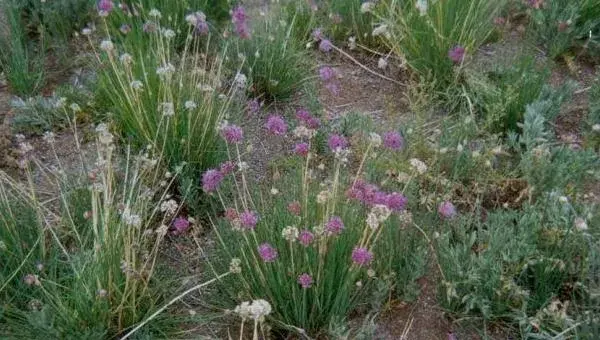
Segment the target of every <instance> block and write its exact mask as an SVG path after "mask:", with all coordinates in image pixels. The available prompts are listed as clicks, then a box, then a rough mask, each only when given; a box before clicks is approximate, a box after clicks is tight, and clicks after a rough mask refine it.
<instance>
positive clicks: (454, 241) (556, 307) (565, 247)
mask: <svg viewBox="0 0 600 340" xmlns="http://www.w3.org/2000/svg"><path fill="white" fill-rule="evenodd" d="M579 213H581V210H579V207H574V206H571V205H570V204H568V203H566V204H565V203H561V202H560V201H559V199H558V197H556V196H551V195H550V196H547V197H545V198H542V199H541V200H540V202H538V203H536V204H535V205H529V206H526V207H524V209H523V211H511V210H500V211H493V212H490V211H488V212H487V214H486V215H485V218H484V219H481V218H479V217H478V216H477V215H475V216H462V217H461V218H458V219H457V220H454V221H450V222H449V223H446V225H445V228H444V230H445V231H444V233H442V235H441V236H440V237H439V238H438V239H437V241H436V243H437V247H438V251H437V255H438V258H439V261H440V265H441V268H442V269H443V273H444V275H445V281H444V282H442V284H441V285H440V295H441V302H442V304H443V305H444V306H446V307H447V308H449V309H451V310H452V311H454V312H456V313H459V314H463V315H464V314H467V315H481V316H482V317H483V318H484V320H486V321H492V320H498V319H503V320H506V321H508V322H509V323H512V324H513V325H515V326H516V325H519V328H520V329H521V332H522V333H523V334H532V333H536V334H537V336H540V335H541V336H542V337H545V336H550V335H556V334H557V333H559V332H561V331H563V330H564V331H566V332H567V333H573V334H575V332H577V331H576V329H577V326H578V325H579V324H577V322H576V321H575V320H574V316H573V314H572V313H573V309H572V307H570V306H572V305H574V304H577V303H581V301H582V299H584V298H585V295H586V291H585V288H583V289H581V288H579V287H581V286H580V285H581V284H582V282H583V280H584V279H585V278H586V276H587V270H588V268H589V267H588V263H589V262H588V261H590V260H591V258H590V257H589V254H590V252H591V251H594V250H593V246H592V245H591V244H590V242H589V234H587V231H586V230H585V229H584V228H582V227H581V226H580V225H579V224H577V223H574V220H575V219H576V218H578V215H579Z"/></svg>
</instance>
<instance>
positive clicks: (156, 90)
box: [90, 9, 239, 171]
mask: <svg viewBox="0 0 600 340" xmlns="http://www.w3.org/2000/svg"><path fill="white" fill-rule="evenodd" d="M131 20H132V22H131V29H132V30H131V32H129V33H128V34H131V35H137V36H136V37H133V39H134V40H133V42H132V43H131V44H130V43H129V42H128V40H125V41H124V42H123V43H122V44H117V43H116V41H119V39H118V38H117V39H113V38H112V36H111V35H110V34H112V35H117V34H120V33H118V32H115V31H112V30H110V29H108V32H109V36H107V37H106V39H105V40H103V41H102V42H101V43H100V45H99V47H100V48H98V44H97V43H95V42H94V41H92V40H90V43H91V44H92V45H93V46H94V48H95V50H96V51H97V53H98V58H99V61H100V70H101V71H100V81H99V84H98V90H99V91H100V94H99V97H100V98H101V99H99V100H101V101H105V102H106V103H107V106H108V107H109V109H110V110H111V111H112V112H113V113H114V114H113V115H112V117H113V118H114V121H115V123H116V125H117V128H118V131H119V133H120V134H121V136H122V138H124V139H125V140H128V141H129V142H130V143H132V144H133V145H134V146H135V147H137V148H143V147H145V146H146V145H151V146H153V147H155V148H157V149H160V150H162V152H163V155H161V156H162V157H164V160H165V161H166V162H167V163H168V164H170V165H173V166H174V165H180V164H182V163H184V162H185V163H188V164H189V165H190V167H189V169H192V170H193V169H197V170H195V171H200V170H201V169H204V168H205V167H207V166H209V165H211V164H214V163H215V162H216V160H217V159H219V158H220V157H222V155H221V154H220V152H221V149H220V143H219V140H218V139H217V138H216V125H217V122H219V121H220V120H221V119H222V118H224V117H226V116H227V115H229V114H233V113H235V112H236V109H235V107H234V102H233V100H232V96H233V94H234V92H237V91H238V90H239V88H238V87H236V86H233V87H225V84H224V74H223V70H224V68H223V63H224V61H223V58H221V57H220V56H219V55H216V56H215V55H213V54H212V53H209V52H210V51H211V50H212V49H213V43H212V42H211V39H210V35H208V34H207V35H204V34H201V35H196V34H194V30H195V27H194V22H191V23H190V25H188V28H187V29H186V31H184V32H177V31H175V30H174V29H173V26H171V25H175V24H177V23H176V22H175V23H174V22H172V21H170V20H167V19H166V18H164V17H163V15H162V14H161V13H160V12H159V11H158V10H156V9H155V10H150V11H145V12H141V13H140V14H139V17H133V19H131ZM177 20H183V18H179V19H177ZM163 23H164V25H165V26H163ZM149 27H151V28H149ZM91 37H92V36H90V39H91ZM178 37H182V39H183V40H184V41H185V45H184V47H183V49H182V50H181V51H179V52H178V50H177V46H176V41H177V39H178ZM136 39H137V40H136ZM143 44H147V45H148V46H147V48H145V47H144V48H143V47H141V46H142V45H143ZM136 46H139V47H140V48H139V49H136V48H135V47H136Z"/></svg>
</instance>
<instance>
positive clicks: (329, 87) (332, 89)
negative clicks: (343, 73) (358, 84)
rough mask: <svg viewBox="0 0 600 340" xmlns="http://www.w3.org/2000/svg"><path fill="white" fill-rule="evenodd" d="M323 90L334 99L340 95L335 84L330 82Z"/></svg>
mask: <svg viewBox="0 0 600 340" xmlns="http://www.w3.org/2000/svg"><path fill="white" fill-rule="evenodd" d="M325 88H326V89H327V90H328V91H329V93H331V95H332V96H334V97H337V96H339V95H340V86H339V85H338V83H336V82H330V83H327V84H325Z"/></svg>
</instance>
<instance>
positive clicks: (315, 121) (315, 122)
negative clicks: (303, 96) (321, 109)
mask: <svg viewBox="0 0 600 340" xmlns="http://www.w3.org/2000/svg"><path fill="white" fill-rule="evenodd" d="M319 126H321V120H320V119H319V118H317V117H310V118H309V119H308V120H307V121H306V127H308V128H309V129H318V128H319Z"/></svg>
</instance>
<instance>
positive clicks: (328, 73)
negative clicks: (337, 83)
mask: <svg viewBox="0 0 600 340" xmlns="http://www.w3.org/2000/svg"><path fill="white" fill-rule="evenodd" d="M319 76H320V77H321V80H322V81H329V80H331V79H332V78H333V77H334V76H335V71H334V70H333V69H332V68H331V67H329V66H323V67H321V68H320V69H319Z"/></svg>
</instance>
